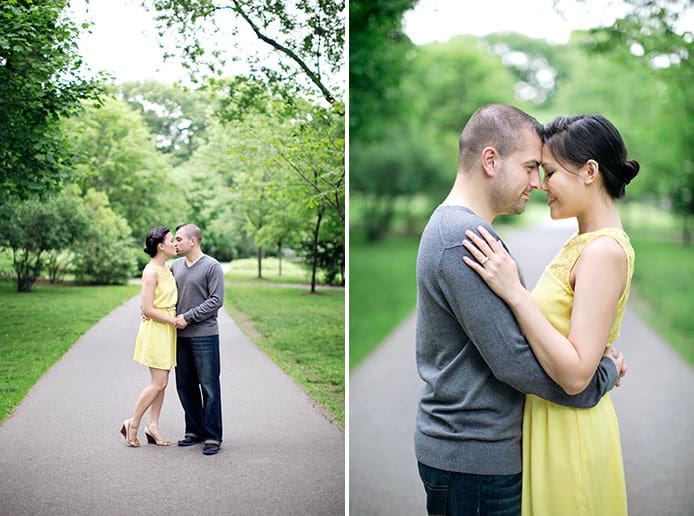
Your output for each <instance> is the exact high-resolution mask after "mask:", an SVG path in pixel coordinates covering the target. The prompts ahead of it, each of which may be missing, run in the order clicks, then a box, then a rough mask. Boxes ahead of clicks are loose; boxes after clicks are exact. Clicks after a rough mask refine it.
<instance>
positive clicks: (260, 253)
mask: <svg viewBox="0 0 694 516" xmlns="http://www.w3.org/2000/svg"><path fill="white" fill-rule="evenodd" d="M258 279H263V248H262V247H259V248H258Z"/></svg>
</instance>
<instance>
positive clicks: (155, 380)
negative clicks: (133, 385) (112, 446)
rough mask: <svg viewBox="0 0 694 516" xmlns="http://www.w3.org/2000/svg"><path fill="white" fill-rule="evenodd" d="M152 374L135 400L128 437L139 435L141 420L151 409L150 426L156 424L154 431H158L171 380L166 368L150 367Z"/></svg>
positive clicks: (132, 437)
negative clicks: (165, 392) (166, 391)
mask: <svg viewBox="0 0 694 516" xmlns="http://www.w3.org/2000/svg"><path fill="white" fill-rule="evenodd" d="M149 372H150V375H151V376H152V379H151V381H150V383H149V385H147V386H146V387H145V388H144V389H142V392H140V395H139V396H138V397H137V401H136V402H135V410H133V417H132V418H131V419H130V430H131V431H130V435H128V439H129V440H132V439H135V438H136V437H137V429H138V427H139V426H140V421H141V420H142V416H143V415H144V413H145V412H146V411H147V409H148V408H150V407H151V409H150V414H149V416H150V426H152V425H153V426H154V427H155V428H154V429H153V431H154V432H156V425H158V424H159V414H160V412H161V407H162V404H163V403H164V391H165V389H166V385H167V384H168V382H169V371H168V370H166V369H155V368H153V367H150V368H149Z"/></svg>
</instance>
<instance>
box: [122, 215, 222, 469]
mask: <svg viewBox="0 0 694 516" xmlns="http://www.w3.org/2000/svg"><path fill="white" fill-rule="evenodd" d="M201 241H202V233H201V231H200V228H199V227H198V226H196V225H194V224H183V225H181V226H178V227H177V228H176V233H175V234H173V233H171V231H170V230H169V228H167V227H165V226H159V227H155V228H152V229H151V230H150V231H149V233H147V237H146V241H145V249H144V251H145V253H147V254H148V255H149V256H150V257H151V260H150V262H149V263H148V264H147V265H146V266H145V268H144V270H143V272H142V313H143V320H142V322H141V323H140V329H139V331H138V334H137V340H136V344H135V355H134V357H133V359H134V360H136V361H137V362H140V363H141V364H143V365H145V366H147V367H148V368H149V370H150V376H151V381H150V383H149V384H148V385H147V386H146V387H145V388H144V389H143V390H142V392H140V395H139V396H138V398H137V401H136V402H135V408H134V410H133V414H132V417H131V418H130V419H126V420H125V421H124V422H123V424H122V426H121V429H120V432H121V434H122V435H123V437H124V438H125V440H126V442H127V444H128V445H129V446H132V447H135V448H137V447H139V446H140V440H139V439H138V437H137V434H138V428H139V426H140V423H141V420H142V417H143V416H144V413H145V412H147V411H148V410H149V419H148V422H147V425H146V426H145V428H144V433H145V436H146V437H147V442H148V443H150V444H156V445H159V446H168V445H170V444H171V443H170V441H168V440H167V439H164V438H162V437H161V436H160V434H159V429H158V426H159V415H160V413H161V407H162V404H163V403H164V392H165V390H166V386H167V384H168V381H169V370H170V369H171V368H172V367H176V390H177V392H178V397H179V399H180V401H181V405H182V406H183V411H184V412H185V433H184V436H183V439H181V440H179V441H178V446H192V445H195V444H198V443H204V447H203V452H202V453H203V454H204V455H215V454H217V453H218V452H219V450H220V446H221V444H222V399H221V388H220V382H219V375H220V361H219V328H218V324H217V312H218V311H219V309H220V308H221V307H222V305H223V303H224V273H223V271H222V267H221V265H220V264H219V262H218V261H217V260H215V259H214V258H212V257H210V256H208V255H206V254H204V253H203V252H202V249H201V247H200V243H201ZM176 255H178V256H180V258H178V259H176V260H174V261H173V262H172V263H171V267H170V268H169V267H168V266H167V263H166V262H167V260H168V259H169V258H172V257H174V256H176Z"/></svg>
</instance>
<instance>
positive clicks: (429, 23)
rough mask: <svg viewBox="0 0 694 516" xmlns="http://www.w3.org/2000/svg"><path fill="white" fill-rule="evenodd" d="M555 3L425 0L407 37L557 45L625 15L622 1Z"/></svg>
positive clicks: (686, 23) (411, 17) (412, 16)
mask: <svg viewBox="0 0 694 516" xmlns="http://www.w3.org/2000/svg"><path fill="white" fill-rule="evenodd" d="M559 4H560V6H561V8H562V10H563V16H561V15H559V14H558V13H557V12H556V11H555V10H554V7H553V1H552V0H522V1H518V0H482V1H475V0H420V1H419V2H418V3H417V5H416V7H415V8H414V9H413V10H412V11H409V12H408V13H406V15H405V32H406V33H407V35H408V36H409V37H410V39H411V40H412V41H413V42H414V43H416V44H418V45H421V44H424V43H429V42H432V41H447V40H449V39H450V38H451V37H453V36H455V35H458V34H472V35H476V36H483V35H485V34H489V33H492V32H519V33H521V34H525V35H527V36H531V37H534V38H542V39H545V40H547V41H550V42H553V43H566V42H567V41H569V36H570V35H571V31H572V30H578V29H588V28H592V27H597V26H606V25H611V24H612V23H613V22H614V20H615V19H616V18H618V17H621V16H623V15H624V13H625V12H626V11H625V7H624V4H623V3H622V2H621V1H619V0H587V1H586V2H577V1H561V2H559ZM685 27H686V29H687V30H690V31H692V30H694V9H689V11H688V13H687V16H686V17H685V18H684V19H683V20H681V22H680V29H683V28H685Z"/></svg>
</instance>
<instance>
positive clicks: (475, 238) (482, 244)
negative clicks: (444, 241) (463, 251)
mask: <svg viewBox="0 0 694 516" xmlns="http://www.w3.org/2000/svg"><path fill="white" fill-rule="evenodd" d="M465 236H466V237H467V238H468V240H470V241H472V242H473V243H474V244H475V245H476V246H477V248H478V249H479V250H480V251H481V252H482V254H484V256H489V255H490V254H493V253H494V251H493V250H492V249H491V247H489V244H488V243H487V242H486V240H484V239H483V238H482V237H480V236H479V235H478V234H477V233H475V232H474V231H470V230H469V229H468V230H467V231H465Z"/></svg>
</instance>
